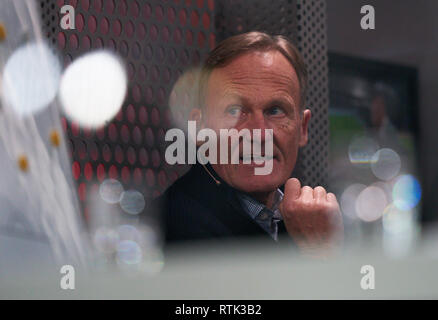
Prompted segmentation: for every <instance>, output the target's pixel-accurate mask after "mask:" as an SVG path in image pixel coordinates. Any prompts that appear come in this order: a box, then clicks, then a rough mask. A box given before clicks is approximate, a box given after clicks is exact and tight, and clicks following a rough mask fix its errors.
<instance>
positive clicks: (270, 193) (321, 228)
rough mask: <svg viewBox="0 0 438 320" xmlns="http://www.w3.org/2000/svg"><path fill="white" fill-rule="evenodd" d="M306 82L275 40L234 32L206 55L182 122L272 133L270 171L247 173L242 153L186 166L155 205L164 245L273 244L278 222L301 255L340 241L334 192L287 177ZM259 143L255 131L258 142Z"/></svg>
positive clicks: (305, 112) (299, 137) (301, 122)
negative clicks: (249, 240)
mask: <svg viewBox="0 0 438 320" xmlns="http://www.w3.org/2000/svg"><path fill="white" fill-rule="evenodd" d="M306 82H307V72H306V68H305V65H304V62H303V61H302V58H301V57H300V55H299V53H298V51H297V49H296V48H295V47H294V46H293V45H292V44H291V43H290V42H289V41H288V40H287V39H286V38H284V37H281V36H276V37H271V36H269V35H267V34H264V33H260V32H250V33H246V34H240V35H237V36H234V37H231V38H228V39H226V40H224V41H223V42H222V43H220V44H219V45H218V46H217V47H216V48H215V49H214V50H213V51H212V52H211V53H210V55H209V57H208V58H207V60H206V62H205V63H204V66H203V68H202V72H201V76H200V83H199V105H198V106H195V108H193V109H192V110H191V112H190V119H191V120H193V121H196V123H197V127H198V128H201V129H202V128H210V129H212V130H214V131H215V132H216V133H217V135H218V136H219V135H220V134H219V131H220V130H221V129H232V128H234V129H236V130H242V129H249V130H254V129H261V130H262V132H265V131H264V130H265V129H272V132H273V154H272V155H273V158H272V159H270V160H269V161H272V171H271V172H270V174H267V175H255V174H254V168H255V167H257V164H256V163H255V162H254V160H255V158H252V159H251V155H249V158H250V163H244V161H243V158H244V157H245V156H246V157H248V155H243V154H240V159H239V163H237V164H231V163H227V164H223V163H220V162H219V161H218V162H217V163H212V164H206V165H201V164H199V163H198V164H196V165H194V166H193V167H192V168H191V170H190V171H189V172H188V173H187V174H186V175H184V176H183V177H182V178H180V179H179V180H177V181H176V182H175V183H174V184H173V185H172V186H171V187H170V188H169V189H168V190H167V191H166V192H165V194H164V195H163V196H162V197H161V198H160V200H159V201H160V203H162V205H163V206H164V207H163V208H162V210H163V213H164V216H165V226H166V230H165V231H166V239H167V241H169V242H170V241H179V240H195V239H207V238H220V237H230V236H231V237H236V236H249V235H263V236H265V237H267V238H269V239H272V241H278V235H279V229H281V228H282V226H283V224H284V227H285V229H286V230H287V234H288V236H289V237H288V239H290V238H291V239H292V240H293V241H294V242H295V244H296V245H298V247H299V248H302V249H309V248H332V247H333V246H335V245H336V244H337V243H338V242H339V241H340V239H341V238H342V232H343V226H342V218H341V214H340V211H339V206H338V203H337V201H336V198H335V196H334V194H332V193H327V192H326V190H325V189H324V188H322V187H316V188H314V189H312V188H311V187H308V186H301V184H300V181H298V180H297V179H295V178H290V175H291V173H292V171H293V169H294V166H295V163H296V159H297V155H298V149H299V147H302V146H304V145H306V143H307V139H308V133H307V128H308V123H309V120H310V117H311V111H310V110H309V109H306V108H305V94H306V86H307V83H306ZM265 139H266V136H265V134H264V133H262V135H261V144H264V143H265ZM240 143H243V142H242V141H241V142H240ZM218 145H219V144H218ZM241 149H242V148H240V152H242V151H241ZM220 152H221V150H220V147H218V154H220ZM281 186H284V194H283V192H282V191H281V190H280V189H279V188H280V187H281Z"/></svg>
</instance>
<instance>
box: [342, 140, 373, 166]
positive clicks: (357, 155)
mask: <svg viewBox="0 0 438 320" xmlns="http://www.w3.org/2000/svg"><path fill="white" fill-rule="evenodd" d="M378 149H379V146H378V144H377V143H376V142H375V141H374V140H373V139H371V138H370V137H366V136H359V137H355V138H354V139H353V140H352V141H351V143H350V145H349V146H348V157H349V159H350V162H351V163H353V164H357V165H364V164H369V163H370V162H371V160H372V158H373V156H374V154H375V153H376V152H377V150H378Z"/></svg>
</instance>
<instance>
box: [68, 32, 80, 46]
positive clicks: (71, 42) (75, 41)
mask: <svg viewBox="0 0 438 320" xmlns="http://www.w3.org/2000/svg"><path fill="white" fill-rule="evenodd" d="M69 46H70V49H72V50H76V49H77V48H78V47H79V40H78V36H77V35H75V34H72V35H71V36H70V38H69Z"/></svg>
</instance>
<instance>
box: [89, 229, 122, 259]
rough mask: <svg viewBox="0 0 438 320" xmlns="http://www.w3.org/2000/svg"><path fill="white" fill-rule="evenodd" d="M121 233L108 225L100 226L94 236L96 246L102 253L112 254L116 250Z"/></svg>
mask: <svg viewBox="0 0 438 320" xmlns="http://www.w3.org/2000/svg"><path fill="white" fill-rule="evenodd" d="M118 240H119V235H118V234H117V232H116V231H115V230H113V229H110V228H107V227H100V228H98V229H97V230H96V231H95V233H94V237H93V243H94V246H95V247H96V249H97V250H98V251H100V252H101V253H106V254H110V253H113V252H115V250H116V246H117V242H118Z"/></svg>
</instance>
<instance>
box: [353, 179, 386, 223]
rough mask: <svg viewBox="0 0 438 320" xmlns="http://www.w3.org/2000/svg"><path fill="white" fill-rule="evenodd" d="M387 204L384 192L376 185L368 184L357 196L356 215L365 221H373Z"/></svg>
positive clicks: (380, 214) (379, 215)
mask: <svg viewBox="0 0 438 320" xmlns="http://www.w3.org/2000/svg"><path fill="white" fill-rule="evenodd" d="M387 205H388V201H387V199H386V195H385V192H384V191H383V190H382V189H381V188H379V187H377V186H369V187H367V188H365V189H364V190H362V192H361V193H360V194H359V196H358V197H357V200H356V212H357V216H358V217H359V218H360V219H361V220H363V221H365V222H372V221H375V220H377V219H379V218H380V217H381V216H382V214H383V212H384V210H385V208H386V206H387Z"/></svg>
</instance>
